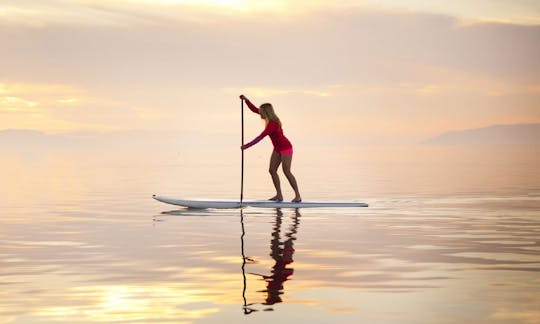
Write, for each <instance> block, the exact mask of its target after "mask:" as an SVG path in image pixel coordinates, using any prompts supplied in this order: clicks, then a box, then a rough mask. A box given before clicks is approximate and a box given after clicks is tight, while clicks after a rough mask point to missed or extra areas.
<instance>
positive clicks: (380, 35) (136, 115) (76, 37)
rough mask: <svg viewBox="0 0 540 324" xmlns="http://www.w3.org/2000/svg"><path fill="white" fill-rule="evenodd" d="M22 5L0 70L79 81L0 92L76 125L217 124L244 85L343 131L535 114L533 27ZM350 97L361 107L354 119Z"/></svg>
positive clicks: (310, 13) (412, 15)
mask: <svg viewBox="0 0 540 324" xmlns="http://www.w3.org/2000/svg"><path fill="white" fill-rule="evenodd" d="M7 3H8V6H9V5H10V6H11V7H12V8H19V9H20V8H21V7H20V6H17V5H16V3H15V2H12V1H10V2H7ZM25 3H26V4H32V5H28V6H27V7H26V9H28V8H33V10H34V11H35V12H34V13H31V14H37V13H39V12H40V10H39V8H42V7H46V8H45V9H44V10H45V11H44V13H45V14H44V15H43V17H42V19H43V21H42V23H39V24H38V25H33V26H28V24H24V23H20V20H18V18H17V19H16V18H13V19H12V20H11V21H10V22H9V23H2V24H0V25H1V26H2V27H0V40H1V41H2V44H3V48H2V54H1V55H2V57H1V60H0V70H1V71H2V79H0V82H4V83H6V84H7V83H9V84H18V83H19V84H39V85H41V86H44V85H47V86H51V85H54V84H57V85H58V84H61V85H66V86H68V87H71V88H72V89H78V91H79V92H76V91H75V92H72V93H69V92H67V91H59V92H58V93H57V91H56V90H54V89H53V90H52V91H49V90H46V89H44V90H43V91H42V93H40V94H39V95H38V94H37V93H35V91H34V92H33V91H31V90H29V89H26V90H24V91H21V93H18V94H14V93H13V92H12V93H10V94H9V95H7V94H4V95H2V94H1V92H0V96H4V97H6V96H10V97H16V98H19V99H21V100H29V101H32V102H35V103H37V104H38V107H40V108H44V107H47V109H44V110H42V111H41V112H42V113H46V114H47V115H48V116H50V117H51V118H54V119H55V120H66V121H70V122H72V123H74V124H70V125H72V126H73V127H76V126H74V125H79V124H80V125H87V126H85V127H90V126H89V125H93V126H91V127H104V128H121V129H125V128H163V127H165V128H167V129H170V128H182V129H187V128H190V129H199V130H200V129H206V130H208V131H210V130H211V129H215V128H216V127H218V128H219V129H220V131H225V132H227V131H230V130H232V126H230V124H229V123H228V122H226V121H228V120H229V118H228V117H226V116H227V115H228V114H230V112H229V110H228V109H229V108H228V107H229V106H231V105H235V104H236V102H237V95H238V94H240V93H245V94H246V95H251V96H254V97H255V99H257V100H264V101H271V102H276V103H277V104H279V106H282V107H286V106H289V107H293V108H291V109H288V110H286V112H285V113H286V114H291V115H290V116H291V117H299V116H302V115H305V114H306V113H307V109H309V110H310V111H312V112H320V113H324V112H325V111H328V109H329V107H332V108H333V109H339V110H337V111H335V112H336V113H337V114H338V115H339V117H337V119H335V120H334V121H333V122H332V123H333V125H334V124H335V125H340V124H345V125H349V124H350V126H346V127H338V128H339V130H340V131H341V130H342V129H343V128H345V129H346V128H347V127H348V128H349V129H350V130H351V132H358V131H359V130H358V127H355V126H354V125H355V123H354V122H353V121H358V122H362V121H363V119H362V118H369V119H370V123H369V125H365V126H364V127H363V128H362V131H368V132H377V131H379V132H383V131H389V130H390V129H392V130H395V129H401V130H402V131H403V132H413V131H418V130H421V129H425V130H426V131H427V129H429V130H430V131H434V129H433V128H435V127H438V128H441V127H442V128H443V129H440V130H446V129H451V128H452V127H455V126H457V128H466V127H480V126H486V125H487V124H490V123H502V122H503V120H502V119H508V118H512V122H535V121H538V119H539V118H540V117H539V116H538V115H539V112H538V102H539V93H538V87H539V85H540V73H538V71H540V59H539V58H540V42H538V39H540V26H524V25H512V24H507V23H505V24H501V23H474V24H463V21H462V20H461V19H457V18H453V17H450V16H445V15H438V14H437V15H436V14H423V13H417V12H414V11H410V12H403V11H398V10H392V11H389V10H386V9H385V10H378V9H377V8H376V7H371V8H369V6H358V5H354V4H353V3H352V2H347V1H342V2H339V3H338V5H335V6H331V5H329V2H325V1H323V2H318V3H316V4H314V5H307V2H306V3H303V4H305V5H306V6H308V7H307V8H308V9H306V10H305V11H301V10H298V11H294V12H290V13H289V12H287V13H286V14H276V12H279V10H282V9H283V7H281V9H279V8H278V9H274V11H273V13H272V10H270V9H268V8H266V9H264V8H262V9H261V8H260V7H259V8H258V9H257V8H255V7H254V8H252V11H249V10H248V11H242V12H240V13H238V12H236V11H235V10H234V9H230V10H215V8H211V6H210V5H209V4H207V5H206V6H195V5H192V4H187V5H186V4H185V3H184V4H174V3H172V4H171V3H165V2H164V3H161V4H160V5H152V6H151V5H150V4H149V3H148V2H146V1H136V2H129V4H130V5H129V6H127V3H128V2H126V1H114V2H107V3H106V4H100V5H96V4H95V3H94V2H87V1H79V2H70V3H69V4H66V5H65V6H64V5H62V6H60V5H58V4H59V2H54V1H46V2H33V1H26V2H25ZM283 3H284V2H283ZM54 4H56V5H54ZM344 7H347V8H348V9H347V10H343V9H342V8H344ZM4 8H5V6H4ZM36 8H37V9H36ZM321 8H325V10H322V9H321ZM9 10H11V9H8V12H9ZM28 10H30V9H28ZM276 10H277V11H276ZM12 11H13V10H12ZM13 12H15V11H13ZM72 12H76V14H75V15H73V16H71V13H72ZM49 13H50V15H49ZM22 14H25V13H24V12H23V13H22ZM26 14H28V13H26ZM0 15H1V14H0ZM16 16H17V15H15V17H16ZM59 16H62V17H64V18H66V19H64V18H59V19H58V20H56V18H58V17H59ZM21 17H22V16H21ZM25 17H26V18H29V16H25ZM68 17H76V18H75V19H73V20H77V21H78V22H74V21H70V20H69V19H71V18H69V19H68ZM94 18H95V19H94ZM30 20H31V19H30ZM38 20H39V19H38ZM0 90H1V87H0ZM34 90H35V89H34ZM235 92H236V93H235ZM31 93H34V94H33V95H30V94H31ZM46 93H49V94H46ZM51 93H57V95H50V94H51ZM38 97H39V98H38ZM38 99H39V100H38ZM44 103H47V105H44ZM336 107H338V108H336ZM358 107H361V108H362V114H363V116H362V118H360V117H354V113H355V111H357V110H358ZM344 118H346V119H344ZM355 118H356V119H355ZM330 119H332V118H330ZM404 121H407V122H404ZM321 122H324V121H321ZM418 123H422V124H421V125H420V126H419V125H418ZM44 125H45V124H44ZM201 125H205V126H201ZM396 125H397V126H396ZM197 126H198V127H197ZM398 126H399V127H398ZM42 127H45V126H42ZM81 127H82V126H81ZM314 127H317V125H315V126H314ZM332 127H333V126H332ZM332 127H330V126H329V127H328V129H331V128H332ZM369 128H371V129H369ZM440 130H439V131H440Z"/></svg>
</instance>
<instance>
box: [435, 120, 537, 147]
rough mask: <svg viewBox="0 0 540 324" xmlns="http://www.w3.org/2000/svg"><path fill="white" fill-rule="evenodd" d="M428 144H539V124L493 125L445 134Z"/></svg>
mask: <svg viewBox="0 0 540 324" xmlns="http://www.w3.org/2000/svg"><path fill="white" fill-rule="evenodd" d="M426 143H428V144H493V145H497V144H499V145H503V144H504V145H508V144H540V124H517V125H494V126H489V127H483V128H475V129H466V130H460V131H451V132H446V133H443V134H441V135H438V136H436V137H433V138H430V139H428V140H427V141H426Z"/></svg>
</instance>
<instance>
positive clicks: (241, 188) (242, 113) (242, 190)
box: [240, 98, 244, 206]
mask: <svg viewBox="0 0 540 324" xmlns="http://www.w3.org/2000/svg"><path fill="white" fill-rule="evenodd" d="M240 102H241V104H240V109H241V115H242V146H243V145H244V99H242V98H240ZM241 151H242V175H241V177H240V206H242V201H243V200H244V150H241Z"/></svg>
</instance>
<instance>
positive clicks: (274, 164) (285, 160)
mask: <svg viewBox="0 0 540 324" xmlns="http://www.w3.org/2000/svg"><path fill="white" fill-rule="evenodd" d="M240 99H242V100H244V101H245V102H246V103H247V105H248V107H249V109H251V111H253V112H254V113H256V114H259V115H260V116H261V118H262V119H264V120H265V122H266V127H265V129H264V131H263V132H262V133H261V134H260V135H259V136H257V137H255V139H254V140H253V141H251V142H249V143H247V144H244V145H242V147H241V148H242V150H245V149H247V148H249V147H251V146H253V145H255V144H257V143H258V142H260V141H261V140H262V139H263V138H264V137H265V136H266V135H268V136H270V139H271V140H272V144H273V145H274V150H273V151H272V155H271V156H270V168H269V170H268V171H269V172H270V175H271V176H272V181H273V182H274V187H276V195H275V196H274V197H272V198H270V199H269V200H274V201H283V194H282V193H281V184H280V181H279V176H278V174H277V170H278V168H279V165H280V164H282V165H283V173H285V176H286V177H287V180H289V183H290V184H291V187H292V188H293V189H294V193H295V197H294V199H293V200H292V202H301V201H302V198H301V197H300V191H299V190H298V185H297V183H296V179H295V178H294V175H293V174H292V172H291V163H292V154H293V148H292V145H291V142H289V140H288V139H287V138H286V137H285V135H283V129H282V128H281V121H280V120H279V118H278V116H277V115H276V113H275V112H274V108H273V107H272V105H271V104H269V103H265V104H262V105H261V107H260V108H257V107H256V106H255V105H254V104H252V103H251V101H249V99H248V98H246V97H245V96H244V95H241V96H240Z"/></svg>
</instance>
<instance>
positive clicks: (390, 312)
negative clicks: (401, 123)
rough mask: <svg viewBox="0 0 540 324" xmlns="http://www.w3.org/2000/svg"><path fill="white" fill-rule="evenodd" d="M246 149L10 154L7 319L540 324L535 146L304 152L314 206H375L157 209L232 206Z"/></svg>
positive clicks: (0, 174)
mask: <svg viewBox="0 0 540 324" xmlns="http://www.w3.org/2000/svg"><path fill="white" fill-rule="evenodd" d="M238 153H239V152H232V153H231V152H226V151H225V150H224V151H213V152H211V154H212V155H209V153H206V154H203V153H202V152H198V151H196V150H194V149H193V150H191V151H187V152H181V153H179V152H177V151H174V152H171V151H159V152H156V151H141V152H133V151H130V152H127V151H116V152H112V151H108V152H103V151H95V152H89V151H79V152H76V151H61V150H58V151H51V150H49V151H43V150H41V151H33V152H24V151H23V152H1V153H0V179H1V180H2V184H1V185H0V215H1V216H2V217H0V228H1V231H0V288H1V289H0V322H1V323H97V322H114V323H239V322H252V323H267V322H272V321H275V322H280V323H298V322H308V323H309V322H311V323H463V322H468V323H538V322H540V170H539V168H538V166H539V165H540V150H539V148H538V147H512V148H494V147H473V148H464V147H437V146H421V147H398V148H395V147H383V148H377V149H373V148H372V149H369V148H368V149H361V150H360V149H346V148H342V149H330V150H329V149H325V150H324V154H322V153H321V151H319V150H315V149H304V150H301V149H297V150H296V155H295V161H294V163H293V170H294V171H296V175H297V178H298V180H299V182H300V185H301V189H302V192H303V196H304V200H357V201H365V202H368V203H370V207H369V208H354V209H300V210H293V209H282V210H276V209H256V208H247V209H244V210H243V211H240V210H216V211H211V210H207V211H196V210H186V209H180V208H175V207H174V206H168V205H165V204H161V203H158V202H155V201H153V200H152V199H151V198H150V197H151V195H152V194H153V193H159V194H163V195H170V196H178V197H206V198H227V199H236V198H237V197H238V195H239V176H240V172H239V157H238V155H239V154H238ZM267 153H268V152H266V151H265V150H263V149H257V150H253V151H251V152H249V154H248V156H247V158H246V184H245V188H246V189H245V190H246V191H245V194H244V195H245V197H247V198H248V199H260V198H266V197H269V196H270V195H272V186H271V183H270V179H269V177H268V176H267V175H266V173H265V170H266V163H267V161H266V160H267ZM282 181H285V179H282ZM285 186H286V183H284V187H285ZM285 194H286V196H288V197H291V194H292V193H291V191H290V189H289V188H288V187H286V191H285Z"/></svg>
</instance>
